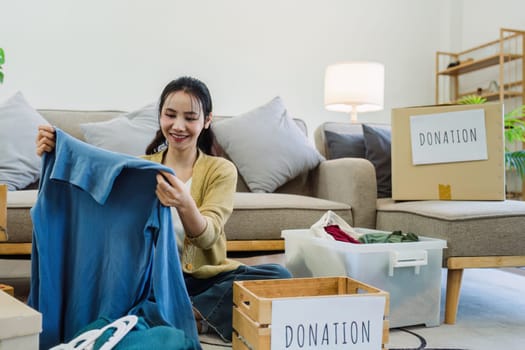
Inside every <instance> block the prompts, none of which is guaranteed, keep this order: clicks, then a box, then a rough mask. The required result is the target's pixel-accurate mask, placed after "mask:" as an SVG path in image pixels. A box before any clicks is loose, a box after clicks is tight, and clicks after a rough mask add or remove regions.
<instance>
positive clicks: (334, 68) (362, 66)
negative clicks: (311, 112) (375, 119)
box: [324, 62, 385, 123]
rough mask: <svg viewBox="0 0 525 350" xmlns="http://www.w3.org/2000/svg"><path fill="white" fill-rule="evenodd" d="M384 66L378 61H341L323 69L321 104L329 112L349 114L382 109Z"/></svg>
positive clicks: (354, 116)
mask: <svg viewBox="0 0 525 350" xmlns="http://www.w3.org/2000/svg"><path fill="white" fill-rule="evenodd" d="M384 88H385V67H384V65H383V64H381V63H377V62H343V63H337V64H333V65H330V66H328V67H327V68H326V74H325V83H324V105H325V108H326V109H327V110H329V111H336V112H346V113H351V122H352V123H356V122H357V112H371V111H379V110H382V109H383V98H384Z"/></svg>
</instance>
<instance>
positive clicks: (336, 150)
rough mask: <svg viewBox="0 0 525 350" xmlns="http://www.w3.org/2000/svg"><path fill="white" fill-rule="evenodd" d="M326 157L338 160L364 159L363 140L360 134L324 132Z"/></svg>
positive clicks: (364, 148)
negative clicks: (346, 158) (347, 158)
mask: <svg viewBox="0 0 525 350" xmlns="http://www.w3.org/2000/svg"><path fill="white" fill-rule="evenodd" d="M325 139H326V147H327V153H328V154H327V157H328V158H329V159H338V158H345V157H351V158H365V155H366V147H365V139H364V137H363V135H362V134H340V133H337V132H332V131H328V130H327V131H326V132H325Z"/></svg>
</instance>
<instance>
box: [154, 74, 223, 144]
mask: <svg viewBox="0 0 525 350" xmlns="http://www.w3.org/2000/svg"><path fill="white" fill-rule="evenodd" d="M177 91H184V92H185V93H187V94H189V95H191V96H192V97H194V98H196V99H197V100H198V101H199V102H200V104H201V107H202V112H203V114H204V121H206V118H207V117H208V116H209V115H210V113H211V111H212V103H211V95H210V91H209V90H208V87H206V85H205V84H204V83H203V82H202V81H200V80H199V79H195V78H192V77H181V78H178V79H176V80H172V81H171V82H170V83H169V84H168V85H166V87H165V88H164V90H162V94H161V95H160V100H159V119H160V116H161V114H162V107H163V106H164V102H166V98H167V97H168V96H169V95H170V94H171V93H174V92H177ZM159 124H160V123H159ZM165 143H166V138H165V137H164V135H163V134H162V130H161V128H160V126H159V130H157V133H156V134H155V137H154V138H153V141H151V143H150V144H149V145H148V147H146V154H153V153H155V152H159V151H160V150H161V149H162V148H163V146H164V145H165ZM212 144H213V132H212V131H211V127H209V128H207V129H203V130H202V131H201V133H200V135H199V137H198V138H197V147H198V148H200V149H201V150H202V151H203V152H204V153H206V154H212Z"/></svg>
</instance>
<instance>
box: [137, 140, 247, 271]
mask: <svg viewBox="0 0 525 350" xmlns="http://www.w3.org/2000/svg"><path fill="white" fill-rule="evenodd" d="M165 152H166V150H164V151H161V152H158V153H155V154H151V155H145V156H142V158H143V159H147V160H150V161H153V162H157V163H162V160H163V158H164V153H165ZM236 186H237V169H236V168H235V165H233V163H232V162H230V161H228V160H227V159H224V158H221V157H213V156H210V155H207V154H205V153H203V152H202V151H200V150H199V154H198V156H197V160H196V161H195V164H194V165H193V175H192V180H191V189H190V192H191V196H192V197H193V200H195V203H196V204H197V207H198V208H199V211H200V213H201V214H202V215H203V216H204V218H205V219H206V222H207V225H206V229H205V230H204V232H203V233H202V234H200V235H199V236H197V237H194V238H188V236H186V238H185V239H184V248H183V250H182V256H181V257H180V258H181V265H182V270H183V271H184V272H185V273H188V274H191V275H193V277H195V278H209V277H212V276H215V275H217V274H219V273H221V272H226V271H232V270H235V269H236V268H237V267H239V266H240V265H241V263H240V262H238V261H235V260H231V259H228V258H226V234H225V233H224V225H225V224H226V221H227V220H228V218H229V217H230V215H231V213H232V211H233V194H234V193H235V188H236Z"/></svg>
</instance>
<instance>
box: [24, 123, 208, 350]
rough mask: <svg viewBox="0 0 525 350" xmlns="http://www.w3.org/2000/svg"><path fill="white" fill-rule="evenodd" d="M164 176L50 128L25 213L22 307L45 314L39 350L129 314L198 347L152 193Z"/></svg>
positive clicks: (167, 222)
mask: <svg viewBox="0 0 525 350" xmlns="http://www.w3.org/2000/svg"><path fill="white" fill-rule="evenodd" d="M161 169H162V170H167V171H171V170H169V169H168V168H166V167H164V166H162V165H161V164H158V163H153V162H150V161H146V160H142V159H138V158H135V157H131V156H125V155H122V154H118V153H113V152H108V151H104V150H102V149H99V148H95V147H93V146H90V145H88V144H86V143H83V142H80V141H79V140H76V139H74V138H73V137H71V136H69V135H67V134H66V133H64V132H62V131H61V130H60V129H57V130H56V147H55V150H54V152H51V153H47V154H45V155H44V158H43V166H42V176H41V182H40V188H39V194H38V198H37V201H36V203H35V205H34V207H33V208H32V209H31V218H32V220H33V252H32V256H31V292H30V296H29V300H28V304H29V305H30V306H32V307H33V308H35V309H37V310H38V311H40V312H41V313H42V327H43V330H42V333H41V334H40V348H41V349H48V348H50V347H52V346H54V345H56V344H59V343H62V342H64V341H69V340H70V339H71V338H72V337H73V335H74V334H75V333H77V332H78V330H79V329H81V328H83V327H85V326H86V325H87V324H89V323H90V322H93V321H94V320H96V319H97V318H99V317H108V318H111V319H115V318H120V317H122V316H124V315H126V314H135V315H137V316H142V317H143V318H144V319H145V320H146V322H148V324H149V325H151V326H156V325H168V326H172V327H176V328H179V329H181V330H182V331H184V332H186V334H187V335H188V337H190V338H191V339H194V340H196V341H198V335H197V331H196V329H195V319H194V317H193V312H192V306H191V303H190V299H189V296H188V294H187V291H186V288H185V284H184V280H183V275H182V272H181V266H180V262H179V257H178V252H177V244H176V242H175V234H174V232H173V227H172V221H171V212H170V209H169V208H167V207H164V206H162V205H161V204H160V202H159V200H158V199H157V197H156V195H155V187H156V174H157V173H158V172H159V170H161Z"/></svg>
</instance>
